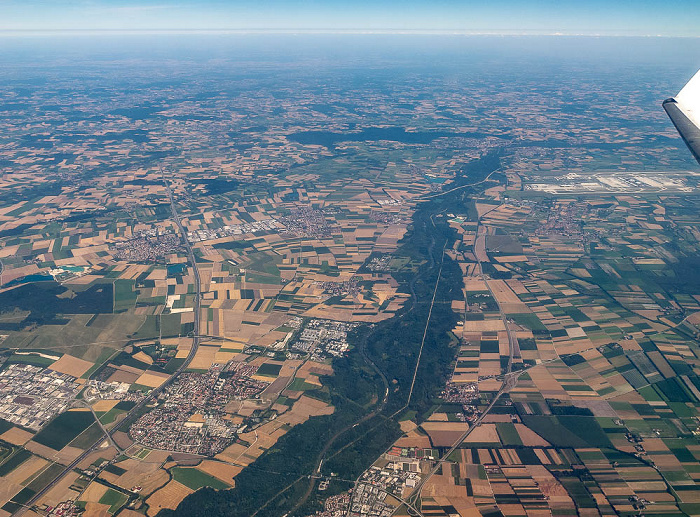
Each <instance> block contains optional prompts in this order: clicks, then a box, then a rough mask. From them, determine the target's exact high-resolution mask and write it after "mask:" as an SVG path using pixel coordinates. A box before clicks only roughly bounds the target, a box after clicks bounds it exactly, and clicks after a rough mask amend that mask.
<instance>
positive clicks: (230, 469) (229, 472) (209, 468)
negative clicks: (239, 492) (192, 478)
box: [197, 460, 243, 486]
mask: <svg viewBox="0 0 700 517" xmlns="http://www.w3.org/2000/svg"><path fill="white" fill-rule="evenodd" d="M197 468H198V469H199V470H201V471H202V472H206V473H207V474H209V475H212V476H214V477H215V478H217V479H220V480H221V481H223V482H224V483H228V484H229V485H231V486H234V484H235V483H234V480H233V478H235V477H236V476H237V475H238V473H239V472H240V471H241V470H243V469H242V468H241V467H236V466H234V465H229V464H228V463H221V462H220V461H212V460H204V461H203V462H202V463H200V464H199V465H197Z"/></svg>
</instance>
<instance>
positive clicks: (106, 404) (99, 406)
mask: <svg viewBox="0 0 700 517" xmlns="http://www.w3.org/2000/svg"><path fill="white" fill-rule="evenodd" d="M118 403H119V401H118V400H115V399H104V400H98V401H97V402H95V403H94V404H93V405H92V410H93V411H95V412H100V411H104V412H107V411H109V410H110V409H112V408H113V407H114V406H116V405H117V404H118Z"/></svg>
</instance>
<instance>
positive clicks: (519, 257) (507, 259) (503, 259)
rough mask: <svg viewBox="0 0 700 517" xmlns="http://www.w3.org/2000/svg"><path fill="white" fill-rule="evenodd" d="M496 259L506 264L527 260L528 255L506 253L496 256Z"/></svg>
mask: <svg viewBox="0 0 700 517" xmlns="http://www.w3.org/2000/svg"><path fill="white" fill-rule="evenodd" d="M494 259H495V260H496V262H500V263H501V264H506V263H509V262H527V257H526V256H525V255H506V256H499V257H494Z"/></svg>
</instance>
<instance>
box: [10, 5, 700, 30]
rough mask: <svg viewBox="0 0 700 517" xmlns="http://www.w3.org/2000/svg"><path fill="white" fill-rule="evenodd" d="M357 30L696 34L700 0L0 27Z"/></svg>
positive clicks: (195, 9) (54, 21)
mask: <svg viewBox="0 0 700 517" xmlns="http://www.w3.org/2000/svg"><path fill="white" fill-rule="evenodd" d="M221 29H223V30H265V29H267V30H300V31H302V30H311V31H313V30H330V31H343V30H359V31H363V30H364V31H384V30H393V31H447V32H450V31H459V32H467V33H469V32H475V33H496V34H556V33H561V34H589V35H594V34H600V35H620V36H624V35H633V36H657V35H659V36H685V37H687V36H689V37H700V8H698V3H697V0H490V1H488V0H480V1H478V2H475V1H469V0H373V1H372V0H352V1H348V0H228V1H224V0H204V1H196V0H140V1H136V0H0V30H5V31H7V30H21V31H33V30H38V31H52V30H98V31H99V30H140V31H147V30H205V31H206V30H221Z"/></svg>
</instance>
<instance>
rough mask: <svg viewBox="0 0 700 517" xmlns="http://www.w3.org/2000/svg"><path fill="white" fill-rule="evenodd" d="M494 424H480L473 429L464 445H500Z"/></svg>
mask: <svg viewBox="0 0 700 517" xmlns="http://www.w3.org/2000/svg"><path fill="white" fill-rule="evenodd" d="M500 442H501V440H500V438H499V437H498V431H496V424H481V425H480V426H479V427H477V428H475V429H474V430H473V431H472V432H471V433H469V436H468V437H467V439H466V440H464V443H500Z"/></svg>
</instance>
